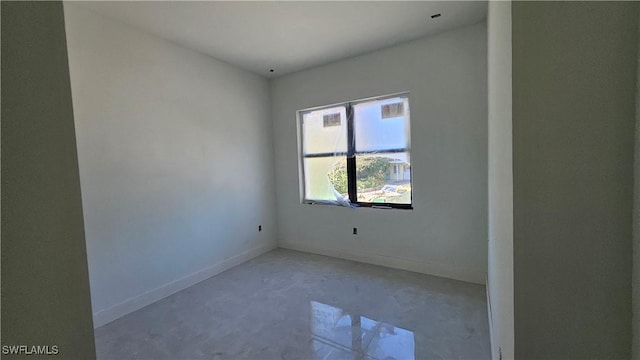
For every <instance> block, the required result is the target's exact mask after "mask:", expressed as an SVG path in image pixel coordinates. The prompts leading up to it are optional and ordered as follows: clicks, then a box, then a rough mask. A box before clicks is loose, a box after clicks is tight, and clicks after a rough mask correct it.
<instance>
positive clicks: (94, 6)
mask: <svg viewBox="0 0 640 360" xmlns="http://www.w3.org/2000/svg"><path fill="white" fill-rule="evenodd" d="M81 4H82V6H84V7H86V8H89V9H91V10H93V11H95V12H98V13H100V14H103V15H104V16H107V17H110V18H113V19H116V20H118V21H121V22H124V23H126V24H129V25H132V26H134V27H137V28H139V29H141V30H144V31H147V32H150V33H152V34H156V35H158V36H160V37H163V38H165V39H168V40H171V41H174V42H177V43H180V44H182V45H183V46H185V47H188V48H190V49H193V50H196V51H199V52H202V53H204V54H207V55H210V56H212V57H215V58H217V59H220V60H222V61H225V62H228V63H231V64H234V65H236V66H238V67H241V68H243V69H246V70H249V71H252V72H255V73H257V74H260V75H263V76H266V77H277V76H281V75H284V74H287V73H292V72H295V71H299V70H303V69H306V68H310V67H314V66H318V65H322V64H326V63H329V62H332V61H336V60H340V59H344V58H348V57H352V56H355V55H359V54H363V53H366V52H370V51H374V50H378V49H381V48H385V47H388V46H391V45H394V44H398V43H402V42H406V41H410V40H413V39H417V38H420V37H423V36H426V35H430V34H435V33H439V32H443V31H446V30H450V29H454V28H457V27H461V26H466V25H471V24H475V23H478V22H480V21H482V20H483V19H485V18H486V13H487V3H486V2H485V1H470V2H464V1H438V2H436V1H409V2H405V1H348V2H346V1H345V2H342V1H256V2H245V1H200V2H191V1H159V2H158V1H133V2H118V1H85V2H81ZM434 14H441V16H439V17H436V18H431V16H432V15H434ZM270 69H273V70H274V71H273V72H270Z"/></svg>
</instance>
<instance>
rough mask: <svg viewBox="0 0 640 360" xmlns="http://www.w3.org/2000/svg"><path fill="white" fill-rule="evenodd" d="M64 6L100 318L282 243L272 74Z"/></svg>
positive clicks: (94, 296)
mask: <svg viewBox="0 0 640 360" xmlns="http://www.w3.org/2000/svg"><path fill="white" fill-rule="evenodd" d="M65 17H66V26H67V37H68V40H67V41H68V46H69V67H70V73H71V90H72V95H73V103H74V114H75V125H76V131H77V136H78V160H79V165H80V180H81V184H82V201H83V206H84V210H85V225H86V226H85V227H86V237H87V251H88V260H89V274H90V278H91V297H92V300H93V308H94V312H95V316H96V317H95V319H94V321H95V322H96V323H98V324H102V323H104V322H108V321H110V320H113V319H114V318H117V317H119V316H122V315H124V314H126V313H128V312H130V311H133V310H136V309H138V308H140V307H142V306H144V305H147V304H148V303H150V302H153V301H157V300H159V299H160V298H162V297H165V296H167V295H170V294H172V293H174V292H176V291H178V290H181V289H182V288H185V287H187V286H190V285H192V284H193V283H195V282H197V281H200V280H204V279H206V278H208V277H210V276H213V275H215V274H216V273H218V272H220V271H221V270H224V269H226V268H228V267H229V266H233V265H235V264H237V263H239V262H242V261H244V260H247V259H249V258H251V257H253V256H256V255H259V254H260V253H262V252H265V251H268V250H270V249H273V248H275V247H276V246H277V245H276V237H275V234H276V228H275V211H274V203H275V195H274V192H275V191H274V183H273V179H274V175H273V146H272V135H271V122H270V121H269V112H270V107H269V94H268V91H269V84H268V81H267V80H266V79H265V78H263V77H261V76H258V75H256V74H253V73H249V72H247V71H243V70H240V69H238V68H236V67H233V66H231V65H229V64H226V63H223V62H221V61H218V60H215V59H213V58H211V57H208V56H205V55H203V54H200V53H197V52H195V51H192V50H188V49H186V48H184V47H181V46H179V45H177V44H175V43H172V42H169V41H167V40H164V39H161V38H159V37H156V36H153V35H150V34H147V33H144V32H142V31H140V30H137V29H135V28H133V27H130V26H127V25H124V24H122V23H119V22H116V21H113V20H110V19H108V18H106V17H103V16H101V15H98V14H95V13H93V12H91V11H89V10H86V9H84V8H82V6H81V5H77V4H73V3H65ZM259 224H261V225H262V226H263V230H262V232H258V225H259Z"/></svg>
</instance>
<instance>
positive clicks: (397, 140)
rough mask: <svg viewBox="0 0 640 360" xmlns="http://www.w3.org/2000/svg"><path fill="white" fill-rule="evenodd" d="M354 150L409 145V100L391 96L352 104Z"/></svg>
mask: <svg viewBox="0 0 640 360" xmlns="http://www.w3.org/2000/svg"><path fill="white" fill-rule="evenodd" d="M353 110H354V120H353V121H354V125H355V137H356V151H357V152H358V151H377V150H390V149H407V148H409V100H408V99H407V98H406V97H395V98H390V99H384V100H375V101H369V102H366V103H360V104H357V105H354V107H353Z"/></svg>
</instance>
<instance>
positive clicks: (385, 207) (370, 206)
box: [302, 200, 413, 210]
mask: <svg viewBox="0 0 640 360" xmlns="http://www.w3.org/2000/svg"><path fill="white" fill-rule="evenodd" d="M302 204H306V205H325V206H337V207H343V208H348V209H378V210H413V205H412V204H393V205H389V204H388V205H381V204H380V203H355V204H352V206H351V207H348V206H343V205H340V204H337V203H333V202H328V201H327V202H324V201H314V200H304V201H302Z"/></svg>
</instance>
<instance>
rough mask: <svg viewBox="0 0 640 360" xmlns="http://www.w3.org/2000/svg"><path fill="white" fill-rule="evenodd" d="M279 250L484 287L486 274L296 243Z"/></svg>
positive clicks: (287, 244)
mask: <svg viewBox="0 0 640 360" xmlns="http://www.w3.org/2000/svg"><path fill="white" fill-rule="evenodd" d="M278 244H279V245H280V247H281V248H284V249H291V250H297V251H303V252H308V253H313V254H319V255H326V256H332V257H337V258H341V259H347V260H353V261H358V262H363V263H368V264H374V265H381V266H386V267H390V268H394V269H400V270H408V271H413V272H417V273H422V274H427V275H434V276H439V277H444V278H448V279H454V280H461V281H466V282H471V283H475V284H481V285H485V281H486V276H487V273H486V272H484V271H477V270H473V269H465V268H458V267H455V266H450V265H445V264H441V263H434V262H429V261H418V260H410V259H402V258H397V257H392V256H386V255H378V254H371V253H365V252H354V251H351V250H347V249H338V248H330V247H325V246H317V245H308V244H301V243H298V242H289V241H279V243H278Z"/></svg>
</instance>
